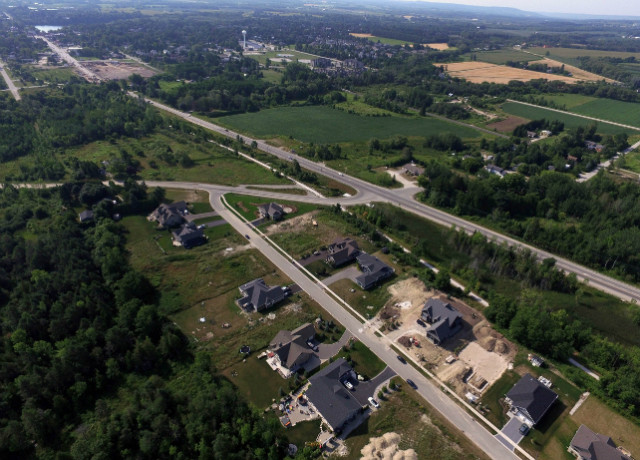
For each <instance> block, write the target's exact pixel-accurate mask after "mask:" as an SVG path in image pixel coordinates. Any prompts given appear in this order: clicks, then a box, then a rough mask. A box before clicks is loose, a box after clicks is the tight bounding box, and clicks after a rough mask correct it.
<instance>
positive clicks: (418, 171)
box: [402, 163, 424, 176]
mask: <svg viewBox="0 0 640 460" xmlns="http://www.w3.org/2000/svg"><path fill="white" fill-rule="evenodd" d="M402 172H403V173H405V174H407V175H409V176H421V175H422V174H424V168H423V167H421V166H418V165H417V164H415V163H407V164H406V165H404V166H403V167H402Z"/></svg>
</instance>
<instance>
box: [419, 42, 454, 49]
mask: <svg viewBox="0 0 640 460" xmlns="http://www.w3.org/2000/svg"><path fill="white" fill-rule="evenodd" d="M423 45H424V46H428V47H429V48H431V49H432V50H436V51H447V50H450V49H454V48H452V47H450V46H449V45H448V44H447V43H423Z"/></svg>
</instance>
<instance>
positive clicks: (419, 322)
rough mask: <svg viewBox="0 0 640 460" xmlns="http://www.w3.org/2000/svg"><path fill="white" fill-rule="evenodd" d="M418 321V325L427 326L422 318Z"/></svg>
mask: <svg viewBox="0 0 640 460" xmlns="http://www.w3.org/2000/svg"><path fill="white" fill-rule="evenodd" d="M416 323H418V326H422V327H427V325H426V324H425V323H424V321H422V320H421V319H418V320H416Z"/></svg>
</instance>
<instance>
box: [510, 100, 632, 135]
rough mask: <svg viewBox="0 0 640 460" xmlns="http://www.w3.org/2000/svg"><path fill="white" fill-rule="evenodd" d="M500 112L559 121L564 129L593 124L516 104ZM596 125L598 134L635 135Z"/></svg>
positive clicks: (584, 120) (542, 109) (513, 103)
mask: <svg viewBox="0 0 640 460" xmlns="http://www.w3.org/2000/svg"><path fill="white" fill-rule="evenodd" d="M502 110H504V111H505V112H506V113H508V114H511V115H516V116H518V117H523V118H527V119H529V120H539V119H541V118H546V119H547V120H559V121H561V122H563V123H564V127H565V129H567V128H568V129H575V128H577V127H579V126H588V125H590V124H591V123H594V121H592V120H588V119H585V118H580V117H577V116H573V115H569V114H564V113H558V112H554V111H552V110H547V109H544V108H540V107H531V106H528V105H524V104H519V103H517V102H506V103H504V104H502ZM597 125H598V132H599V133H600V134H617V133H622V132H626V133H627V134H630V135H631V134H635V133H636V131H635V130H631V129H627V128H622V127H620V126H615V125H612V124H609V123H599V122H598V123H597Z"/></svg>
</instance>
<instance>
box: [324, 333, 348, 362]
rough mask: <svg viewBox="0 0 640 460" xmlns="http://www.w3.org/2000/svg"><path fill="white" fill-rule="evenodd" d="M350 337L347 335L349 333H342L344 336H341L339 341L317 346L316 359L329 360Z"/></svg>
mask: <svg viewBox="0 0 640 460" xmlns="http://www.w3.org/2000/svg"><path fill="white" fill-rule="evenodd" d="M350 337H351V334H350V333H349V331H344V334H342V337H340V340H338V341H337V342H335V343H329V344H324V343H321V344H318V351H317V353H316V355H318V358H320V359H321V360H322V361H324V360H326V359H329V358H331V357H332V356H334V355H335V354H336V353H338V352H339V351H340V349H341V348H342V347H344V346H345V345H346V344H347V342H348V341H349V338H350Z"/></svg>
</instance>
